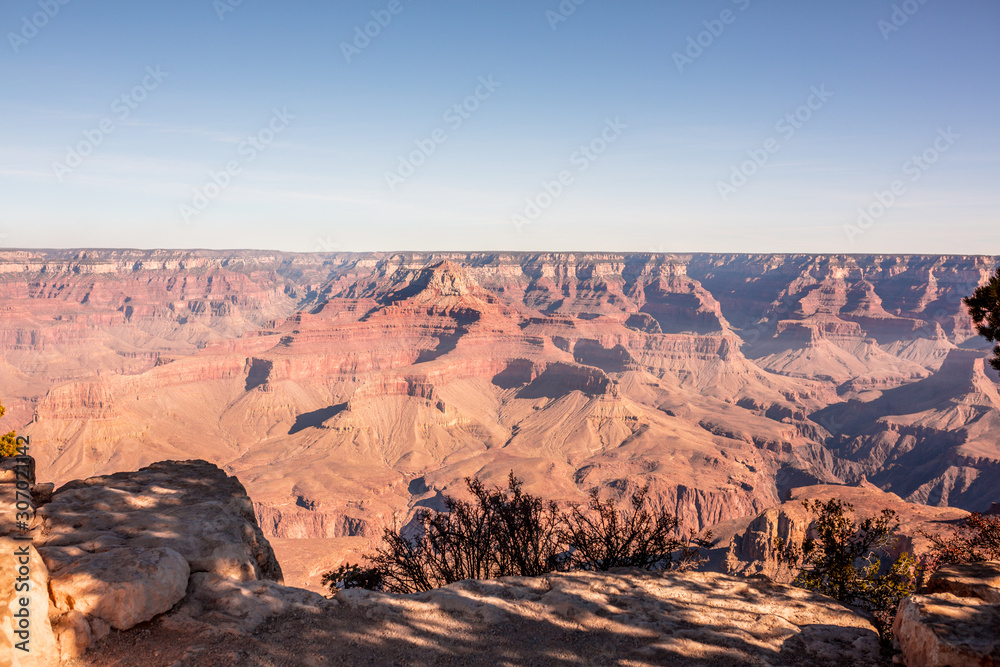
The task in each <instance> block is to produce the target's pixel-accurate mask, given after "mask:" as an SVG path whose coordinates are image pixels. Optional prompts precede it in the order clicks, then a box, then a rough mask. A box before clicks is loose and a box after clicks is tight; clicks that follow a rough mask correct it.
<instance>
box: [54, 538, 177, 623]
mask: <svg viewBox="0 0 1000 667" xmlns="http://www.w3.org/2000/svg"><path fill="white" fill-rule="evenodd" d="M190 573H191V569H190V567H189V566H188V562H187V560H185V558H184V557H183V556H181V555H180V554H179V553H177V552H176V551H174V550H173V549H164V548H153V549H150V548H143V547H120V548H118V549H111V550H109V551H104V552H100V553H95V554H87V555H86V556H83V557H81V558H79V559H78V560H76V561H74V562H73V563H72V564H71V565H68V566H66V567H64V568H62V569H61V570H59V573H58V576H54V577H53V578H52V581H51V584H50V588H51V591H52V593H51V594H52V598H53V600H54V602H55V606H56V608H57V609H59V610H62V611H67V612H68V611H76V612H78V613H81V614H84V615H86V616H88V617H90V618H99V619H102V620H104V621H105V622H106V623H108V624H109V625H110V626H111V627H113V628H116V629H118V630H126V629H128V628H131V627H132V626H134V625H137V624H139V623H142V622H144V621H148V620H149V619H151V618H153V617H154V616H156V615H157V614H162V613H163V612H165V611H168V610H169V609H170V608H171V607H173V606H174V605H175V604H177V603H178V602H180V600H181V599H182V598H183V597H184V594H185V592H186V590H187V585H188V576H189V575H190Z"/></svg>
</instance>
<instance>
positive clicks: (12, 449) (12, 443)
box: [0, 404, 17, 457]
mask: <svg viewBox="0 0 1000 667" xmlns="http://www.w3.org/2000/svg"><path fill="white" fill-rule="evenodd" d="M5 412H7V409H6V408H5V407H4V406H3V404H0V417H3V416H4V413H5ZM16 455H17V433H15V432H14V431H11V432H10V433H7V434H5V435H0V457H7V456H16Z"/></svg>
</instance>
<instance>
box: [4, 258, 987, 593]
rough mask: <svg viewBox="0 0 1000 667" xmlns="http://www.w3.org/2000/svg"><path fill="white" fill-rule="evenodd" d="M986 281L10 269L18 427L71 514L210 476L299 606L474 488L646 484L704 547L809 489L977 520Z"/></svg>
mask: <svg viewBox="0 0 1000 667" xmlns="http://www.w3.org/2000/svg"><path fill="white" fill-rule="evenodd" d="M996 264H997V258H994V257H986V256H889V255H881V256H860V255H857V256H855V255H841V256H817V255H710V254H692V255H663V254H648V253H647V254H614V253H561V254H558V253H553V254H545V253H367V254H351V253H314V254H292V253H279V252H264V251H260V252H258V251H170V250H156V251H154V250H149V251H147V250H86V251H83V250H80V251H70V250H51V251H40V250H37V251H36V250H31V251H29V250H4V251H0V400H2V401H3V404H4V405H5V406H6V407H7V408H8V412H7V415H6V416H5V417H4V422H3V426H4V427H5V428H4V430H8V429H10V428H16V429H17V430H18V431H19V433H22V434H25V435H29V436H30V437H31V439H32V453H33V455H34V456H35V457H36V459H37V466H38V476H39V478H41V479H45V480H47V481H51V482H54V483H55V485H56V486H62V485H64V484H65V483H67V482H71V481H72V480H77V479H82V478H87V477H93V476H96V475H111V474H114V473H117V472H122V471H131V470H136V469H137V468H141V467H143V466H148V465H150V464H152V463H154V462H157V461H163V460H191V459H203V460H205V461H207V462H210V463H212V464H215V465H218V466H220V467H221V468H222V469H223V470H224V471H225V472H226V473H228V474H229V475H235V476H236V477H238V479H239V480H240V482H242V484H243V485H244V486H245V487H246V490H247V492H248V495H249V498H251V499H252V509H253V513H254V515H255V517H256V520H257V521H258V522H259V525H260V528H261V530H262V531H263V535H264V536H265V537H266V538H267V540H268V541H269V542H270V544H271V545H272V546H273V548H274V551H275V553H276V555H277V559H278V561H280V562H281V564H282V569H283V571H284V576H285V581H286V582H288V583H292V584H293V585H296V586H303V587H310V588H313V590H318V580H319V576H320V574H321V573H322V572H323V571H325V570H326V569H330V568H332V567H336V566H337V565H339V564H340V563H341V562H343V561H344V560H345V559H350V560H356V559H357V558H358V557H359V556H360V555H361V554H363V553H364V552H365V551H366V550H367V549H368V548H369V547H370V546H371V545H372V544H374V543H375V542H376V541H377V540H378V539H379V537H380V535H381V531H382V530H383V529H384V528H387V527H388V528H400V527H403V526H405V525H407V523H408V522H409V521H410V520H411V519H412V517H413V514H414V512H415V511H417V510H418V509H420V508H430V509H441V508H442V506H443V498H444V496H445V495H454V496H463V494H464V493H465V488H464V479H465V478H466V477H469V476H476V477H479V478H481V479H483V480H485V481H486V482H487V483H489V484H496V485H502V484H504V482H505V480H506V478H507V475H508V474H509V473H510V472H511V471H513V472H514V474H515V475H517V476H518V477H519V478H521V479H523V480H524V482H525V489H526V490H527V491H529V492H531V493H535V494H537V495H542V496H544V497H547V498H552V499H555V500H557V501H560V502H582V501H584V500H585V499H586V494H587V492H588V491H589V490H590V489H592V488H598V489H600V490H601V492H602V494H604V495H607V496H613V497H626V496H627V495H628V494H630V493H631V492H633V491H635V490H636V489H638V488H640V487H642V486H645V485H648V486H649V487H650V496H651V498H653V499H654V501H655V502H656V503H657V504H658V505H659V506H662V507H665V508H667V509H669V510H670V511H671V512H673V513H676V514H677V516H678V517H679V518H680V520H681V523H682V527H683V528H684V529H685V530H686V529H694V530H696V531H704V530H706V529H709V528H712V527H715V526H722V525H725V524H726V522H733V521H737V520H739V519H741V518H747V520H748V521H749V518H752V517H754V516H757V515H759V514H760V513H761V512H763V511H764V510H766V509H768V508H772V507H776V506H779V505H780V504H781V503H782V501H784V500H786V499H787V498H789V497H790V494H792V490H793V489H797V488H800V487H807V486H811V485H837V484H846V485H852V486H858V485H871V486H873V487H875V488H877V489H880V490H882V491H884V492H887V493H890V494H895V496H896V497H898V498H899V499H901V500H903V501H907V502H910V503H920V504H924V505H929V506H934V507H942V508H944V507H952V508H958V509H961V510H969V511H975V510H984V509H987V508H988V507H989V506H990V503H991V502H994V501H997V500H998V499H1000V498H998V496H997V492H996V489H997V488H998V485H1000V442H998V440H997V438H996V435H995V434H996V433H997V432H998V427H1000V393H998V391H997V382H998V379H1000V378H998V377H997V375H996V373H995V371H993V370H992V369H991V368H990V367H989V366H988V364H984V359H985V357H986V356H987V354H988V352H987V345H986V343H985V341H982V340H981V339H980V338H978V337H977V336H976V334H975V330H974V329H973V327H972V323H971V321H970V320H969V317H968V315H967V313H966V311H965V309H964V306H963V305H962V303H961V299H962V298H963V297H965V296H968V295H970V294H971V293H972V292H973V290H974V289H975V288H976V286H978V285H979V284H980V283H982V282H983V281H985V280H986V278H987V277H988V275H989V274H990V273H991V272H992V271H993V269H994V267H995V266H996Z"/></svg>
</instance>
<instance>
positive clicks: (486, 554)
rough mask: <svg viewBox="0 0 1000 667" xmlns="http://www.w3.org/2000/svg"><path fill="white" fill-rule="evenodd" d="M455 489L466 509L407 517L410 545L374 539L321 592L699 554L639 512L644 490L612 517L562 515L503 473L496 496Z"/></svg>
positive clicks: (411, 587)
mask: <svg viewBox="0 0 1000 667" xmlns="http://www.w3.org/2000/svg"><path fill="white" fill-rule="evenodd" d="M465 482H466V485H467V487H468V489H469V492H470V493H471V495H472V498H473V500H472V501H469V502H467V501H462V500H457V499H455V498H452V497H449V496H446V497H445V505H446V507H447V511H446V512H441V513H434V512H430V511H427V510H423V511H420V512H419V513H417V515H416V522H417V524H419V527H420V529H421V530H420V531H418V532H419V536H418V537H415V538H411V537H404V536H403V535H400V534H399V533H398V532H396V531H392V530H386V531H384V533H383V541H382V544H381V545H380V546H378V547H377V548H376V549H375V552H374V553H373V554H371V555H370V556H368V558H367V560H368V562H369V563H370V566H369V567H367V568H362V567H360V566H356V565H344V566H341V567H340V568H339V569H338V570H335V571H331V572H327V573H326V574H324V575H323V580H322V582H323V585H324V586H326V587H328V588H329V589H330V590H331V592H334V591H336V590H338V589H341V588H357V587H360V588H370V589H373V590H384V591H388V592H392V593H417V592H421V591H426V590H430V589H432V588H437V587H439V586H444V585H446V584H450V583H453V582H456V581H461V580H463V579H492V578H495V577H505V576H538V575H541V574H545V573H547V572H552V571H554V570H565V569H571V568H579V569H588V570H607V569H609V568H612V567H625V566H631V567H644V568H647V569H657V568H663V567H672V566H673V567H692V566H694V565H696V564H697V563H698V562H699V560H698V553H699V552H698V547H703V546H708V543H707V542H706V541H705V540H698V539H695V538H694V537H693V535H692V537H691V538H689V540H688V542H687V543H685V542H682V541H680V540H676V539H674V538H673V537H672V533H673V532H674V531H675V530H676V528H677V519H676V518H675V517H673V516H672V515H670V514H667V513H666V512H663V511H658V512H654V511H652V510H649V509H647V507H646V502H647V495H648V492H649V489H648V487H647V488H644V489H642V490H641V491H639V492H637V493H636V494H634V495H633V496H632V498H631V509H630V510H625V511H619V510H617V509H616V508H615V507H614V505H613V504H612V503H611V502H610V501H608V502H602V501H601V500H600V498H599V497H598V495H597V492H596V491H593V492H591V496H590V502H589V503H588V505H587V509H583V508H580V507H579V506H577V507H573V508H572V510H571V511H570V512H569V513H568V514H567V513H565V512H563V511H562V510H560V508H559V507H558V506H557V505H556V503H554V502H552V501H545V500H542V499H540V498H537V497H535V496H532V495H531V494H528V493H525V492H524V490H523V488H522V482H521V481H520V480H518V479H517V478H516V477H515V476H514V473H513V472H511V474H510V476H509V478H508V481H507V488H506V489H501V488H499V487H496V488H493V489H489V488H487V487H486V486H485V485H484V484H483V483H482V482H481V481H479V480H478V479H471V478H467V479H466V480H465ZM709 537H710V536H709ZM692 545H693V546H692ZM674 552H677V553H676V554H675V553H674ZM675 555H676V556H677V560H676V561H675V560H674V557H675Z"/></svg>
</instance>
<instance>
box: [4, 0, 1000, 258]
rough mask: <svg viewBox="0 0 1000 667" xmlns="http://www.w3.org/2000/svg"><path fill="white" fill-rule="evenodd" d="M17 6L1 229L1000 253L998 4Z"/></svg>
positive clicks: (530, 245) (202, 238) (249, 240)
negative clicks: (999, 212)
mask: <svg viewBox="0 0 1000 667" xmlns="http://www.w3.org/2000/svg"><path fill="white" fill-rule="evenodd" d="M577 3H579V4H577ZM0 31H2V34H3V37H4V38H3V43H2V44H0V85H2V94H0V246H2V247H8V248H11V247H141V248H149V247H169V248H194V247H201V248H270V249H281V250H293V251H312V250H355V251H365V250H432V249H440V250H553V251H555V250H609V251H639V252H646V251H658V252H686V251H720V252H853V253H872V252H876V253H988V254H1000V217H998V211H1000V207H998V204H1000V186H998V183H1000V124H998V122H997V121H998V119H1000V3H997V2H996V0H905V1H903V0H840V1H838V2H812V1H803V0H794V1H793V0H771V1H769V2H765V1H764V0H711V1H705V0H699V1H695V0H656V1H652V0H648V1H639V0H563V2H562V3H561V4H560V1H559V0H351V1H339V2H321V1H319V0H311V1H306V0H284V1H282V2H277V1H274V0H270V1H269V0H242V1H241V0H214V1H213V0H170V2H165V1H164V2H150V1H149V0H144V1H136V0H132V1H131V2H125V1H124V0H6V1H5V2H4V3H3V5H2V8H0ZM366 32H367V33H368V34H367V35H366V34H365V33H366ZM456 105H457V106H456ZM862 212H863V213H864V214H863V215H862Z"/></svg>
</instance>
